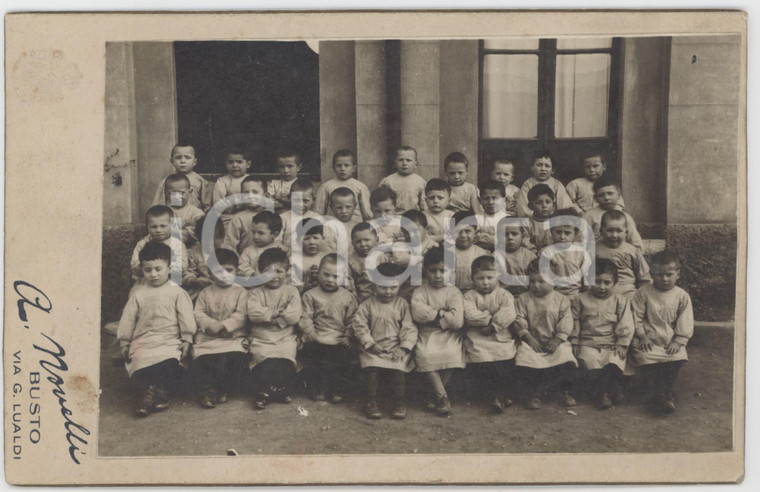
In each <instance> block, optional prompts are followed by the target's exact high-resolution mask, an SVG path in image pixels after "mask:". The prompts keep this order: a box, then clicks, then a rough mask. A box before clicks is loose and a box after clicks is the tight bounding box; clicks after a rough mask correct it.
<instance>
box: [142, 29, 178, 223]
mask: <svg viewBox="0 0 760 492" xmlns="http://www.w3.org/2000/svg"><path fill="white" fill-rule="evenodd" d="M133 46H134V51H133V53H134V54H133V60H134V77H135V85H134V87H135V102H136V104H135V116H136V121H137V184H138V196H139V203H140V212H139V219H138V220H140V221H142V217H143V216H144V215H145V212H146V211H147V210H148V209H149V208H150V206H151V202H152V201H153V196H154V195H155V193H156V187H157V186H158V183H159V182H160V181H161V180H162V179H163V178H164V177H166V176H167V175H168V174H170V173H171V172H173V168H172V167H171V164H170V163H169V159H170V152H171V148H172V146H174V144H175V143H176V142H177V91H176V89H175V80H176V79H175V74H174V46H173V45H172V43H135V44H134V45H133Z"/></svg>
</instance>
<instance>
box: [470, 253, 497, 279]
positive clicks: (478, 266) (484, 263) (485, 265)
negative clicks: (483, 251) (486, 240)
mask: <svg viewBox="0 0 760 492" xmlns="http://www.w3.org/2000/svg"><path fill="white" fill-rule="evenodd" d="M495 269H496V262H495V261H494V259H493V256H491V255H483V256H478V257H477V258H475V259H474V260H472V275H475V274H476V273H477V272H483V271H491V270H495Z"/></svg>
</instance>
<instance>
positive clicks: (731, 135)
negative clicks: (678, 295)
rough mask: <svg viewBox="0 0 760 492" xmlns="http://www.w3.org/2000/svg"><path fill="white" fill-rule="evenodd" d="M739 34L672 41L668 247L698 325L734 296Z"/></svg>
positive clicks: (730, 306) (730, 309)
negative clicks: (676, 256)
mask: <svg viewBox="0 0 760 492" xmlns="http://www.w3.org/2000/svg"><path fill="white" fill-rule="evenodd" d="M739 42H740V39H739V36H709V37H708V36H700V37H675V38H673V43H672V49H671V62H670V97H669V108H668V173H667V194H666V197H667V222H668V225H667V228H666V234H665V238H666V242H667V245H668V247H669V248H673V249H675V250H676V251H678V253H679V256H680V257H681V259H682V262H683V266H682V269H681V281H680V284H681V285H682V286H683V287H684V288H685V289H686V290H687V291H688V292H689V293H690V294H691V296H692V300H693V302H694V310H695V315H696V317H697V319H704V320H713V319H730V318H732V317H733V314H734V300H735V293H736V245H737V232H736V221H737V215H736V206H737V202H736V193H737V182H736V180H737V168H738V165H744V163H739V162H738V159H739V148H738V142H739V131H740V128H739V112H740V110H741V108H740V96H739V80H740V79H739V77H740V73H739V68H740V59H739V57H740V53H741V52H740V45H739Z"/></svg>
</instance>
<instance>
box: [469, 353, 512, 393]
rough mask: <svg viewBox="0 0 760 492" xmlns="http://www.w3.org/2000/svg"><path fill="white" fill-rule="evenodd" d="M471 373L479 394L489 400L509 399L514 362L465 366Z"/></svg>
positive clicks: (478, 363)
mask: <svg viewBox="0 0 760 492" xmlns="http://www.w3.org/2000/svg"><path fill="white" fill-rule="evenodd" d="M467 367H468V368H469V369H470V370H471V371H472V375H473V377H474V378H475V381H476V384H477V387H478V388H479V390H480V392H481V394H483V395H485V396H486V397H487V398H489V399H494V398H499V399H502V398H509V397H511V396H512V395H511V388H510V379H511V375H512V373H513V371H514V367H515V360H514V359H510V360H499V361H494V362H474V363H470V364H467Z"/></svg>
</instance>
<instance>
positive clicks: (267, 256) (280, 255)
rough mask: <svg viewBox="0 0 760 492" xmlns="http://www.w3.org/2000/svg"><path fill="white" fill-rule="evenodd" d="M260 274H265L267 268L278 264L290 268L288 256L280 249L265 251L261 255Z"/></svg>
mask: <svg viewBox="0 0 760 492" xmlns="http://www.w3.org/2000/svg"><path fill="white" fill-rule="evenodd" d="M258 263H259V272H260V273H261V272H264V271H265V270H266V269H267V268H269V267H270V266H272V265H276V264H279V263H281V264H283V265H286V266H290V261H289V260H288V254H287V253H286V252H285V251H284V250H282V249H280V248H269V249H265V250H264V251H263V252H262V253H261V255H259V262H258Z"/></svg>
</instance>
